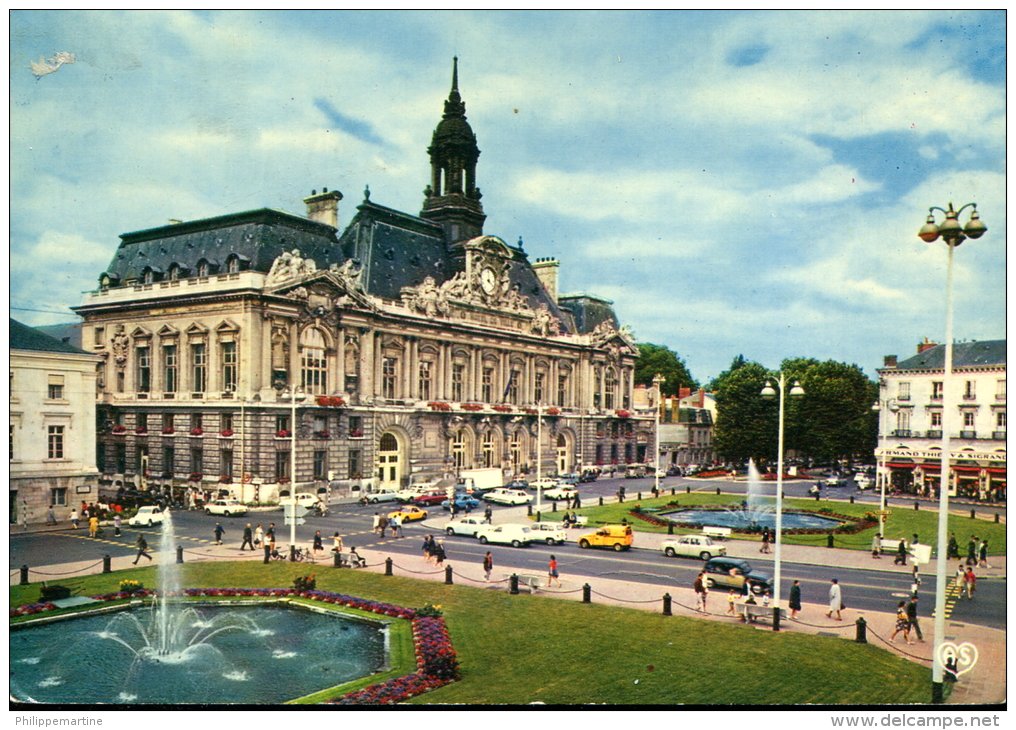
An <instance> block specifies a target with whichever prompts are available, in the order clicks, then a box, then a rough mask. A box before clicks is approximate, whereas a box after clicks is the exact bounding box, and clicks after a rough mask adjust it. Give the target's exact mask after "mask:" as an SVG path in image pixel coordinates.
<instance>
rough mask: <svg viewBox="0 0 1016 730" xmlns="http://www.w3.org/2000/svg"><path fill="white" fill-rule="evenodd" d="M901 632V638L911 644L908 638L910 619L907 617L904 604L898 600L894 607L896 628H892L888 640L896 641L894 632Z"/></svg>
mask: <svg viewBox="0 0 1016 730" xmlns="http://www.w3.org/2000/svg"><path fill="white" fill-rule="evenodd" d="M901 631H902V632H903V638H904V639H905V640H906V642H907V643H908V644H913V643H914V642H912V641H911V640H910V619H909V618H908V617H907V609H906V604H905V603H904V602H903V601H900V603H899V605H898V606H897V607H896V628H895V629H893V633H892V635H891V636H890V637H889V641H896V634H898V633H900V632H901Z"/></svg>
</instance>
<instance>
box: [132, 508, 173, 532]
mask: <svg viewBox="0 0 1016 730" xmlns="http://www.w3.org/2000/svg"><path fill="white" fill-rule="evenodd" d="M165 519H166V513H165V512H163V511H162V510H160V509H159V508H158V507H156V506H154V505H149V506H148V507H142V508H141V509H139V510H138V513H137V514H136V515H134V516H133V517H131V518H130V519H129V520H127V524H128V525H130V526H131V527H138V526H140V525H145V526H147V527H151V526H152V525H161V524H162V522H163V520H165Z"/></svg>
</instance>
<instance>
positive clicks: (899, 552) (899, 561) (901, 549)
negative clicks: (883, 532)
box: [893, 538, 907, 565]
mask: <svg viewBox="0 0 1016 730" xmlns="http://www.w3.org/2000/svg"><path fill="white" fill-rule="evenodd" d="M906 564H907V541H906V540H904V539H902V538H901V539H900V544H899V545H897V546H896V559H895V560H894V561H893V565H906Z"/></svg>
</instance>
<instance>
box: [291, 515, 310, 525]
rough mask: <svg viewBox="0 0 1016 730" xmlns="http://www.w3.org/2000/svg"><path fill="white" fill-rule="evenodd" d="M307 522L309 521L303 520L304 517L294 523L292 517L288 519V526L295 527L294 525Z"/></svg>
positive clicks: (298, 518)
mask: <svg viewBox="0 0 1016 730" xmlns="http://www.w3.org/2000/svg"><path fill="white" fill-rule="evenodd" d="M306 521H307V520H305V519H303V518H302V517H297V518H296V522H293V518H292V517H286V524H287V525H294V524H295V525H302V524H303V523H305V522H306Z"/></svg>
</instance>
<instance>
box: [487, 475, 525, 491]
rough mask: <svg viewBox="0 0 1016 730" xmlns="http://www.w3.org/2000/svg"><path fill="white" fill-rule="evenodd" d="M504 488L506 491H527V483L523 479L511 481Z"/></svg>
mask: <svg viewBox="0 0 1016 730" xmlns="http://www.w3.org/2000/svg"><path fill="white" fill-rule="evenodd" d="M505 487H506V488H507V489H529V482H527V481H526V480H525V479H512V480H511V481H510V482H508V483H507V484H505ZM488 494H489V492H488Z"/></svg>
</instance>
